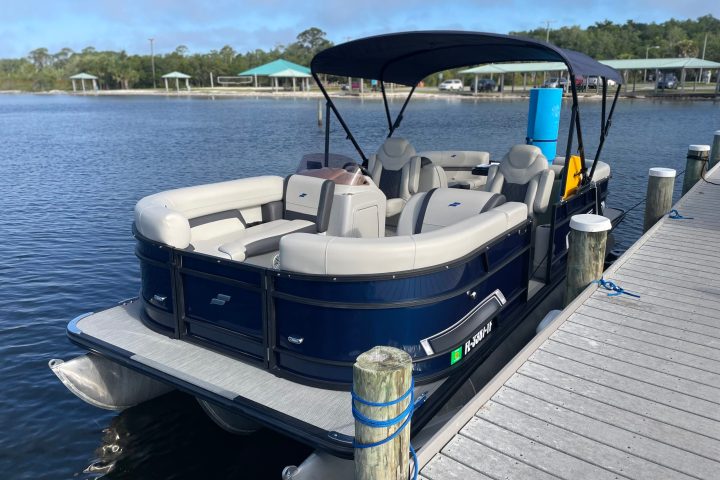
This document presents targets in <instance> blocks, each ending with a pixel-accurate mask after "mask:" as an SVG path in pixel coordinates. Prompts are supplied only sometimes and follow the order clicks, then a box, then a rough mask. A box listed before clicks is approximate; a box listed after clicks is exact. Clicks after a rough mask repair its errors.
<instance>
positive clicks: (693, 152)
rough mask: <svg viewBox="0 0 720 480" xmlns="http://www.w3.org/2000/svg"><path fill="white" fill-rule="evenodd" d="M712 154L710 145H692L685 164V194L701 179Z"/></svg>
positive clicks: (683, 189)
mask: <svg viewBox="0 0 720 480" xmlns="http://www.w3.org/2000/svg"><path fill="white" fill-rule="evenodd" d="M709 156H710V145H690V146H689V147H688V153H687V163H686V164H685V178H683V188H682V194H683V195H685V194H686V193H687V192H688V190H690V189H691V188H692V187H693V185H695V184H696V183H697V181H698V180H700V177H701V176H702V172H703V169H704V168H706V164H707V162H708V158H709Z"/></svg>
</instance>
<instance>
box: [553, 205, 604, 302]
mask: <svg viewBox="0 0 720 480" xmlns="http://www.w3.org/2000/svg"><path fill="white" fill-rule="evenodd" d="M611 228H612V225H611V224H610V220H608V219H607V218H605V217H603V216H601V215H593V214H582V215H573V216H572V218H570V248H569V249H568V263H567V281H566V282H567V283H566V285H565V305H566V306H567V305H568V304H569V303H570V302H572V301H573V299H574V298H575V297H577V296H578V295H579V294H580V292H582V291H583V290H585V288H586V287H587V286H588V285H590V283H592V282H593V281H594V280H599V279H600V277H602V273H603V270H604V269H605V245H606V244H607V232H608V231H609V230H610V229H611Z"/></svg>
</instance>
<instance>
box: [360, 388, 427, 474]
mask: <svg viewBox="0 0 720 480" xmlns="http://www.w3.org/2000/svg"><path fill="white" fill-rule="evenodd" d="M350 395H351V396H352V414H353V417H354V418H355V420H357V421H358V422H360V423H362V424H363V425H367V426H369V427H372V428H388V427H392V426H394V425H397V424H399V423H400V422H402V424H401V425H400V426H399V427H398V428H397V429H396V430H395V431H394V432H393V433H392V434H391V435H390V436H389V437H387V438H384V439H382V440H378V441H377V442H372V443H360V442H358V441H357V439H353V446H354V447H355V448H373V447H377V446H380V445H383V444H385V443H387V442H389V441H391V440H393V439H394V438H395V437H397V436H398V435H400V433H401V432H402V431H403V429H405V427H406V426H407V425H408V424H409V423H410V419H411V418H412V414H413V412H414V411H415V379H412V380H411V381H410V388H409V389H408V391H407V392H405V393H403V394H402V395H401V396H400V397H398V398H396V399H395V400H390V401H388V402H371V401H369V400H365V399H364V398H362V397H360V396H359V395H358V394H357V393H355V392H350ZM408 397H410V401H409V402H408V406H407V407H405V410H403V411H402V412H401V413H400V415H398V416H397V417H394V418H390V419H388V420H375V419H373V418H370V417H367V416H365V415H363V414H362V413H361V412H360V411H359V410H358V409H357V408H356V407H355V402H358V403H362V404H363V405H368V406H370V407H391V406H393V405H397V404H398V403H400V402H402V401H403V400H406V399H407V398H408ZM410 454H411V455H412V459H413V476H412V478H413V480H417V475H418V460H417V455H416V454H415V449H414V448H413V446H412V444H411V445H410Z"/></svg>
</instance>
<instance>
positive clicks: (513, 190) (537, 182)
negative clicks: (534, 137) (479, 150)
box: [488, 145, 555, 218]
mask: <svg viewBox="0 0 720 480" xmlns="http://www.w3.org/2000/svg"><path fill="white" fill-rule="evenodd" d="M554 179H555V172H554V171H553V170H551V169H549V168H548V162H547V159H546V158H545V156H544V155H543V154H542V151H541V150H540V149H539V148H538V147H536V146H534V145H515V146H514V147H512V148H511V149H510V151H509V152H508V153H507V155H505V157H504V158H503V159H502V162H501V163H500V166H499V167H498V168H497V172H496V173H495V175H494V176H493V178H492V180H491V181H490V186H489V188H488V191H490V192H494V193H501V194H503V195H504V196H505V198H506V199H507V201H508V202H524V203H525V204H526V205H527V207H528V214H529V215H530V217H533V218H534V216H535V215H536V214H540V213H544V212H545V210H547V207H548V205H549V203H550V193H551V191H552V185H553V180H554Z"/></svg>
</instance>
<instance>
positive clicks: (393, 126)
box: [388, 85, 415, 138]
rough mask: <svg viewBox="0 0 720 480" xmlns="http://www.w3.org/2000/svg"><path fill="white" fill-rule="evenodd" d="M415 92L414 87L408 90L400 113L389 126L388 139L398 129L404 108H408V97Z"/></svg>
mask: <svg viewBox="0 0 720 480" xmlns="http://www.w3.org/2000/svg"><path fill="white" fill-rule="evenodd" d="M414 92H415V86H414V85H413V87H412V88H411V89H410V93H408V96H407V98H406V99H405V103H403V106H402V108H401V109H400V113H398V115H397V117H396V118H395V122H393V124H392V125H391V126H390V133H388V138H390V137H391V136H392V134H393V132H394V131H395V130H397V129H398V127H400V122H402V119H403V113H405V107H407V106H408V102H410V97H412V95H413V93H414Z"/></svg>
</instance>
